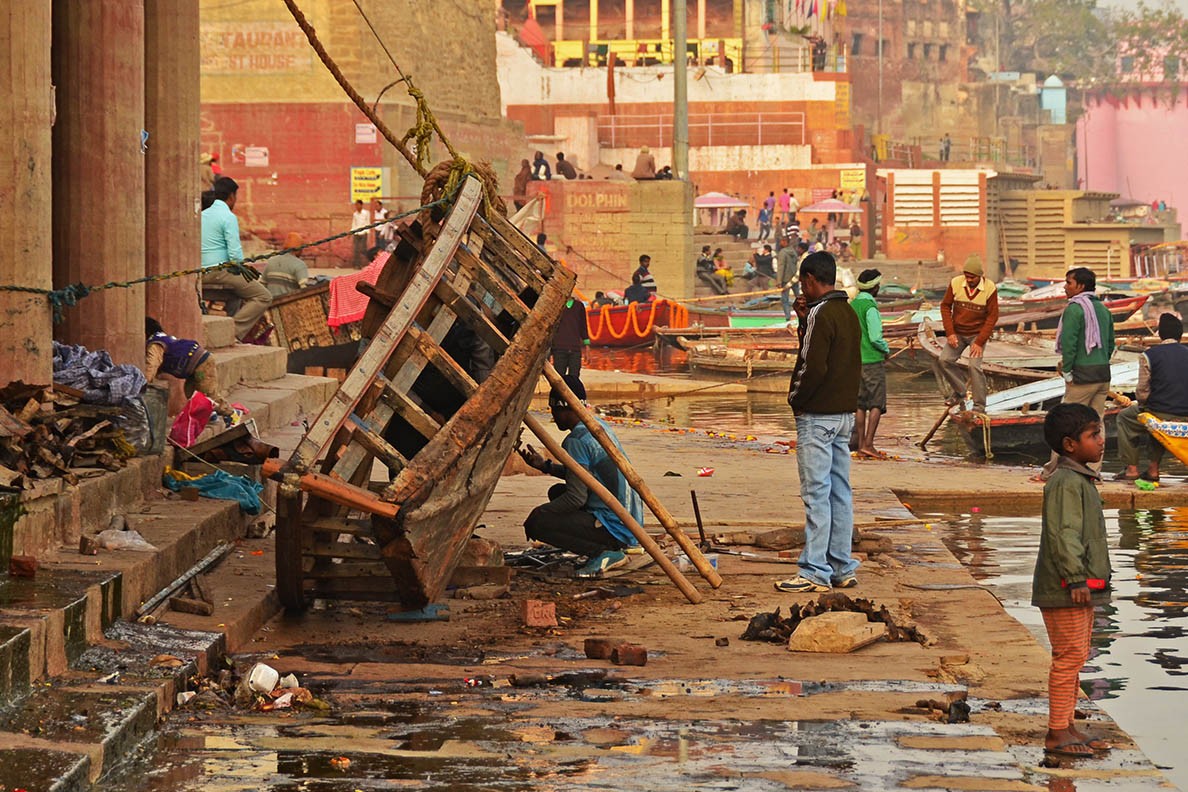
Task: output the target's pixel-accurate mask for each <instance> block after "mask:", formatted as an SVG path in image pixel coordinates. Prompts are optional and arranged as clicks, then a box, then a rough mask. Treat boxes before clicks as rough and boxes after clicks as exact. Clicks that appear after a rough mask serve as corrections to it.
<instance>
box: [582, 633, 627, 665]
mask: <svg viewBox="0 0 1188 792" xmlns="http://www.w3.org/2000/svg"><path fill="white" fill-rule="evenodd" d="M621 643H623V642H622V641H618V640H615V639H613V638H587V639H586V643H585V646H584V647H583V648H584V649H585V650H586V657H587V658H589V659H590V660H610V658H611V653H612V652H614V650H615V647H616V646H619V645H620V644H621Z"/></svg>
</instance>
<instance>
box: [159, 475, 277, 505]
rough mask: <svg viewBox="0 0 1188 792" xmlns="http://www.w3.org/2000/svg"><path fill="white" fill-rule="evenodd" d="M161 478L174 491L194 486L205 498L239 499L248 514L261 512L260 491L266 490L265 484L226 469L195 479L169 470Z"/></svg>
mask: <svg viewBox="0 0 1188 792" xmlns="http://www.w3.org/2000/svg"><path fill="white" fill-rule="evenodd" d="M161 480H162V483H164V484H165V486H166V487H169V489H171V490H173V491H174V492H177V491H179V490H183V489H186V488H188V487H193V488H194V489H196V490H198V491H199V492H200V493H201V494H202V496H203V497H204V498H214V499H216V500H233V501H238V502H239V508H241V509H243V510H244V511H245V512H247V513H248V514H259V513H260V508H261V506H260V493H261V492H263V491H264V485H263V484H260V483H258V482H255V481H252V480H251V479H248V478H244V477H243V476H232V475H231V474H230V473H228V472H227V471H225V470H216V471H215V472H213V473H209V474H207V475H205V476H200V477H198V478H195V479H191V478H186V477H182V478H175V477H174V476H173V475H171V474H170V472H169V471H167V472H166V473H165V475H164V476H163V477H162V479H161Z"/></svg>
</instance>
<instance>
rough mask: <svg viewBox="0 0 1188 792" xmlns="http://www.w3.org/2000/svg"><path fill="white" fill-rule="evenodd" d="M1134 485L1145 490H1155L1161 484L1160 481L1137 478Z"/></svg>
mask: <svg viewBox="0 0 1188 792" xmlns="http://www.w3.org/2000/svg"><path fill="white" fill-rule="evenodd" d="M1134 486H1136V487H1138V488H1139V489H1141V490H1142V491H1143V492H1154V491H1155V488H1156V487H1158V486H1159V482H1158V481H1147V480H1146V479H1135V482H1134Z"/></svg>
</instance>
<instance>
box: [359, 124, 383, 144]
mask: <svg viewBox="0 0 1188 792" xmlns="http://www.w3.org/2000/svg"><path fill="white" fill-rule="evenodd" d="M378 142H379V133H378V132H377V131H376V129H375V124H355V143H357V144H362V143H378Z"/></svg>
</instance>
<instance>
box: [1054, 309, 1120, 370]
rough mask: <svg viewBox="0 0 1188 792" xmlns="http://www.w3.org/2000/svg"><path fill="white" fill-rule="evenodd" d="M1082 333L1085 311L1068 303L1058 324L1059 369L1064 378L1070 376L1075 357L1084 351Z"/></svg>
mask: <svg viewBox="0 0 1188 792" xmlns="http://www.w3.org/2000/svg"><path fill="white" fill-rule="evenodd" d="M1084 333H1085V312H1084V311H1083V310H1081V306H1079V305H1077V304H1076V303H1069V306H1068V307H1067V308H1065V309H1064V317H1063V319H1062V321H1061V325H1060V370H1061V371H1062V372H1063V373H1064V376H1065V377H1066V378H1067V377H1070V376H1072V370H1073V367H1074V366H1076V364H1077V358H1078V357H1079V355H1080V354H1081V353H1082V352H1083V351H1084V348H1085V344H1084V342H1083V341H1082V340H1081V339H1082V338H1084ZM1102 340H1103V341H1104V340H1105V339H1102ZM1111 343H1112V340H1111Z"/></svg>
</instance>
